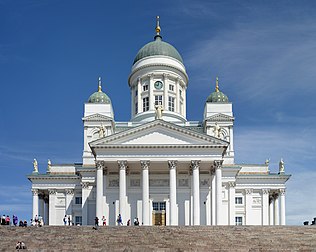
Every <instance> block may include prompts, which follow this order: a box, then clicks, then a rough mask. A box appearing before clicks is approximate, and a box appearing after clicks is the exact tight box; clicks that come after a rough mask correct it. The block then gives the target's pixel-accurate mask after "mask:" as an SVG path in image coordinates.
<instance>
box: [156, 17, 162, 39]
mask: <svg viewBox="0 0 316 252" xmlns="http://www.w3.org/2000/svg"><path fill="white" fill-rule="evenodd" d="M160 31H161V28H160V26H159V16H157V17H156V33H157V35H160Z"/></svg>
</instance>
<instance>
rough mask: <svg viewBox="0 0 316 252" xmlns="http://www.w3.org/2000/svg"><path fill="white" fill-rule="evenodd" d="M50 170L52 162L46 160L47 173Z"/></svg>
mask: <svg viewBox="0 0 316 252" xmlns="http://www.w3.org/2000/svg"><path fill="white" fill-rule="evenodd" d="M51 169H52V162H51V161H50V159H48V161H47V173H50V172H51Z"/></svg>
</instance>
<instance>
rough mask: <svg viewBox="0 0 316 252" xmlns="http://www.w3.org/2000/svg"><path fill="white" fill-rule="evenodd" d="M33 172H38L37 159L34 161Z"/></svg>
mask: <svg viewBox="0 0 316 252" xmlns="http://www.w3.org/2000/svg"><path fill="white" fill-rule="evenodd" d="M33 168H34V169H33V172H38V164H37V160H36V158H34V161H33Z"/></svg>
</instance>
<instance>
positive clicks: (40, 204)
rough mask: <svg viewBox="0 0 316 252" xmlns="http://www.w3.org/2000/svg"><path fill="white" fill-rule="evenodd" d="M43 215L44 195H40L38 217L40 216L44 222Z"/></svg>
mask: <svg viewBox="0 0 316 252" xmlns="http://www.w3.org/2000/svg"><path fill="white" fill-rule="evenodd" d="M44 214H45V202H44V195H43V194H42V195H40V197H39V215H40V216H42V218H43V220H44Z"/></svg>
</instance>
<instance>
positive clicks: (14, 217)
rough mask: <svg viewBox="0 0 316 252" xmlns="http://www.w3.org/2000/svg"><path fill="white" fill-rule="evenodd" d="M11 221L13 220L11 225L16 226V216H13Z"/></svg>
mask: <svg viewBox="0 0 316 252" xmlns="http://www.w3.org/2000/svg"><path fill="white" fill-rule="evenodd" d="M12 219H13V225H14V226H17V225H18V217H17V216H16V215H13V217H12Z"/></svg>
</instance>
